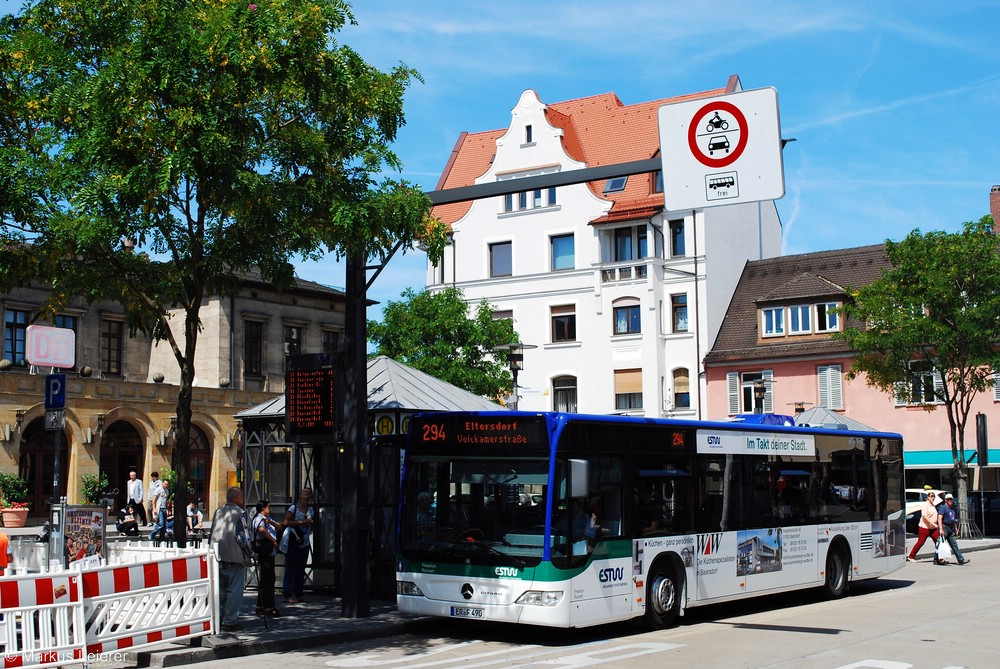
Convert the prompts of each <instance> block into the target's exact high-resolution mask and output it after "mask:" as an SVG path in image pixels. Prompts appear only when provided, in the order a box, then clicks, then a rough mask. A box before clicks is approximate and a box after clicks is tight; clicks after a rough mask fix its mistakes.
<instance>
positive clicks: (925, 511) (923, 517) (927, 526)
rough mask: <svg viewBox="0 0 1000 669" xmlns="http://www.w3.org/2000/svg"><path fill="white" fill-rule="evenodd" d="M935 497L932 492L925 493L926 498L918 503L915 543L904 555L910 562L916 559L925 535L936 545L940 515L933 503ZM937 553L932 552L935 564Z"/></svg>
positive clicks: (925, 539)
mask: <svg viewBox="0 0 1000 669" xmlns="http://www.w3.org/2000/svg"><path fill="white" fill-rule="evenodd" d="M936 501H937V500H936V498H935V497H934V493H933V492H928V493H927V499H925V500H924V502H923V504H921V505H920V522H919V523H917V543H915V544H913V548H911V549H910V554H909V555H907V556H906V559H907V560H908V561H910V562H916V561H917V551H919V550H920V548H921V546H923V545H924V542H925V541H927V537H930V538H931V539H933V540H934V545H935V546H936V545H937V542H938V537H939V536H940V534H939V533H938V516H939V515H940V514H939V513H938V510H937V506H936V505H935V502H936ZM937 562H938V559H937V553H936V552H935V553H934V564H937Z"/></svg>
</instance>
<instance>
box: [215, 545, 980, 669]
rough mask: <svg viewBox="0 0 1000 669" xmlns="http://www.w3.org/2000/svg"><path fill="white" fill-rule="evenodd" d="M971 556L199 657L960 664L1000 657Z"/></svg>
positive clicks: (630, 667) (417, 663)
mask: <svg viewBox="0 0 1000 669" xmlns="http://www.w3.org/2000/svg"><path fill="white" fill-rule="evenodd" d="M970 557H971V558H972V560H971V563H970V564H968V565H966V566H963V567H959V566H958V565H954V564H953V565H949V566H940V567H939V566H935V565H933V564H931V563H930V562H929V561H922V562H918V563H916V564H907V565H906V566H905V567H904V568H903V569H902V570H900V571H898V572H896V573H895V574H893V575H892V576H890V577H889V578H884V579H880V580H877V581H865V582H860V583H855V584H853V586H852V589H851V593H850V595H849V596H848V597H846V598H844V599H841V600H837V601H825V600H823V599H821V598H820V597H819V596H818V594H817V593H815V592H804V593H792V594H785V595H775V596H770V597H764V598H757V599H751V600H745V601H742V602H739V603H736V604H733V603H730V604H722V605H716V606H712V607H704V608H699V609H692V610H690V611H689V615H687V616H686V617H685V619H684V620H683V621H682V623H681V624H680V625H679V626H677V627H675V628H672V629H669V630H664V631H659V632H647V631H645V630H643V629H642V628H640V627H638V626H636V625H634V624H621V625H606V626H601V627H596V628H588V629H582V630H558V629H549V628H524V627H516V626H512V625H501V624H495V623H481V622H480V623H477V622H473V621H449V620H444V621H442V622H441V624H440V625H438V626H436V628H435V630H434V631H433V632H430V633H428V634H425V635H420V636H418V635H412V634H409V635H401V636H398V637H395V638H387V639H378V640H376V641H367V642H356V643H347V644H339V645H337V646H329V647H320V648H313V649H306V650H302V651H297V652H286V653H282V654H280V655H277V654H275V655H268V654H264V655H256V656H250V657H244V658H240V659H239V660H220V661H216V662H206V663H202V664H200V665H199V666H201V667H206V668H208V667H213V666H216V665H217V666H220V667H221V666H225V667H233V666H236V664H237V663H238V664H239V665H240V666H241V669H256V668H257V667H261V668H263V667H275V666H279V665H284V666H295V667H332V668H338V667H341V668H347V667H380V668H383V669H481V668H482V669H488V668H492V667H496V668H498V669H522V668H525V667H535V668H537V667H546V668H551V669H572V668H574V667H592V666H593V667H607V668H610V669H635V667H636V666H637V663H642V665H641V666H651V667H653V666H655V667H706V668H715V667H741V668H748V669H749V668H758V667H759V668H763V667H767V668H768V669H810V668H815V669H864V668H870V669H909V668H910V667H914V668H917V669H952V668H958V667H982V668H983V669H993V668H994V667H997V666H998V665H1000V587H998V586H1000V578H998V575H997V574H998V569H1000V551H998V550H991V551H982V552H977V553H973V554H971V556H970Z"/></svg>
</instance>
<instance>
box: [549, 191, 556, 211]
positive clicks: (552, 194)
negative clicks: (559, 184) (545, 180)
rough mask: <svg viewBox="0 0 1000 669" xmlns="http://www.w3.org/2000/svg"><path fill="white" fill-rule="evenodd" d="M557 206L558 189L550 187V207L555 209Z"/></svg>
mask: <svg viewBox="0 0 1000 669" xmlns="http://www.w3.org/2000/svg"><path fill="white" fill-rule="evenodd" d="M556 204H558V203H557V201H556V187H555V186H550V187H549V206H550V207H554V206H556Z"/></svg>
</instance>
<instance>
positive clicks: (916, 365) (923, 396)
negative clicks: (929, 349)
mask: <svg viewBox="0 0 1000 669" xmlns="http://www.w3.org/2000/svg"><path fill="white" fill-rule="evenodd" d="M943 390H944V381H943V380H942V379H941V374H940V373H939V372H938V371H937V370H936V369H934V366H933V365H932V364H931V363H929V362H927V361H926V360H914V361H913V362H911V363H910V379H909V381H908V382H905V383H904V384H897V385H896V405H897V406H902V405H906V404H939V403H940V402H941V399H940V394H941V392H942V391H943Z"/></svg>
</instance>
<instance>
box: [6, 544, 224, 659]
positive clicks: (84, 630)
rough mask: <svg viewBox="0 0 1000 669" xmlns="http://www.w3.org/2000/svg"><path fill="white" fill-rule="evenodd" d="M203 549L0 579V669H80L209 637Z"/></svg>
mask: <svg viewBox="0 0 1000 669" xmlns="http://www.w3.org/2000/svg"><path fill="white" fill-rule="evenodd" d="M215 573H216V569H215V565H214V557H213V556H210V555H209V553H208V551H201V552H199V553H196V554H190V555H184V556H182V557H176V558H167V559H162V560H157V561H153V562H147V563H143V564H131V565H125V566H103V567H94V568H83V569H82V570H80V571H69V572H62V573H59V574H26V575H20V576H14V577H9V578H3V579H0V614H2V616H3V618H4V620H3V623H2V625H3V627H5V630H4V632H3V633H2V634H0V642H2V645H3V647H2V648H0V653H2V656H3V669H6V668H7V667H30V668H35V667H53V666H62V665H65V664H80V663H81V662H82V663H83V664H84V665H85V666H87V665H88V664H89V662H90V659H91V658H97V657H101V656H102V655H103V654H106V653H109V652H115V651H122V650H125V649H128V650H131V651H134V650H138V649H141V648H144V647H147V646H152V645H155V644H161V643H163V642H165V641H179V640H182V639H188V638H192V637H197V636H204V635H206V634H211V633H213V631H214V624H213V620H214V619H215V617H216V615H215V609H216V608H217V604H216V599H217V596H216V591H217V586H216V584H215Z"/></svg>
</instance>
